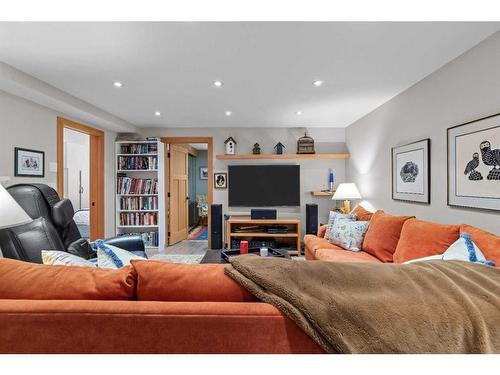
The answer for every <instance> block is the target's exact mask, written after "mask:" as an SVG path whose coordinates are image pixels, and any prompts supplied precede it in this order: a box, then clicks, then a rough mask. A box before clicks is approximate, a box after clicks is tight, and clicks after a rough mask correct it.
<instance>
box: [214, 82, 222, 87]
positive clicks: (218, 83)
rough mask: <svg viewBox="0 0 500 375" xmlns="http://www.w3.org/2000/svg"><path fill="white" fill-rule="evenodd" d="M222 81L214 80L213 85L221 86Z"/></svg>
mask: <svg viewBox="0 0 500 375" xmlns="http://www.w3.org/2000/svg"><path fill="white" fill-rule="evenodd" d="M223 84H224V83H223V82H222V81H214V86H215V87H222V85H223Z"/></svg>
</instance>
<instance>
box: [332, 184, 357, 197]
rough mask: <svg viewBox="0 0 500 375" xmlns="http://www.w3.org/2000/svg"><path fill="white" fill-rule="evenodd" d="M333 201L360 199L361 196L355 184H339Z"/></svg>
mask: <svg viewBox="0 0 500 375" xmlns="http://www.w3.org/2000/svg"><path fill="white" fill-rule="evenodd" d="M332 199H333V200H344V199H346V200H347V199H361V194H359V190H358V188H357V187H356V185H355V184H353V183H352V182H348V183H344V184H340V185H339V187H338V188H337V190H336V191H335V194H333V197H332Z"/></svg>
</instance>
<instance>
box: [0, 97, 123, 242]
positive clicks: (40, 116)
mask: <svg viewBox="0 0 500 375" xmlns="http://www.w3.org/2000/svg"><path fill="white" fill-rule="evenodd" d="M57 116H63V117H68V116H64V114H61V113H58V112H55V111H53V110H51V109H48V108H46V107H42V106H40V105H38V104H35V103H32V102H30V101H27V100H25V99H22V98H19V97H17V96H13V95H10V94H8V93H5V92H3V91H0V176H9V177H10V178H11V180H10V181H9V182H8V183H7V185H13V184H15V183H23V182H24V183H29V182H37V183H47V184H49V185H50V186H52V187H54V188H56V183H57V173H56V172H51V171H50V168H49V166H50V163H56V162H57ZM73 120H75V121H78V119H73ZM88 125H89V126H93V124H88ZM115 137H116V134H115V133H112V132H106V133H105V166H104V174H105V177H104V186H105V200H106V206H105V233H106V237H108V236H111V235H113V233H114V220H115V216H114V194H113V189H114V182H113V173H114V172H113V171H114V168H113V167H114V164H113V159H114V140H115ZM14 147H23V148H30V149H35V150H41V151H45V177H44V178H28V177H14Z"/></svg>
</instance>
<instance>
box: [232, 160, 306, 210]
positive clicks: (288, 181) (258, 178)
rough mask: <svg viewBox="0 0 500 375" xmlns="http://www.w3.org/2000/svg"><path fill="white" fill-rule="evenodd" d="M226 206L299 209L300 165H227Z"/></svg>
mask: <svg viewBox="0 0 500 375" xmlns="http://www.w3.org/2000/svg"><path fill="white" fill-rule="evenodd" d="M228 173H229V176H228V180H229V181H228V182H229V206H239V207H275V206H300V165H241V166H240V165H230V166H229V167H228Z"/></svg>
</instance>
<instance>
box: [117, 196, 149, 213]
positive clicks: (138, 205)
mask: <svg viewBox="0 0 500 375" xmlns="http://www.w3.org/2000/svg"><path fill="white" fill-rule="evenodd" d="M157 209H158V197H122V198H120V210H157Z"/></svg>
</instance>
